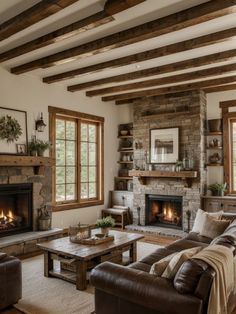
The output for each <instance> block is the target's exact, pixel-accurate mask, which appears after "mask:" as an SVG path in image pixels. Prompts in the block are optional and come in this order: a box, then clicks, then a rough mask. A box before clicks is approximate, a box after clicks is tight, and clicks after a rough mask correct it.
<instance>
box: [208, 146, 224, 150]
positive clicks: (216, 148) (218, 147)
mask: <svg viewBox="0 0 236 314" xmlns="http://www.w3.org/2000/svg"><path fill="white" fill-rule="evenodd" d="M206 149H208V150H222V149H223V147H221V146H216V147H206Z"/></svg>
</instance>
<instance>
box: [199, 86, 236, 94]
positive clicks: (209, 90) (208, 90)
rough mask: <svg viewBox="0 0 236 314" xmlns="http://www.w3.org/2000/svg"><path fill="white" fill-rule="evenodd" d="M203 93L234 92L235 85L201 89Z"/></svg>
mask: <svg viewBox="0 0 236 314" xmlns="http://www.w3.org/2000/svg"><path fill="white" fill-rule="evenodd" d="M203 90H204V92H205V93H207V94H209V93H218V92H224V91H227V90H236V84H229V85H217V86H213V87H207V88H204V89H203Z"/></svg>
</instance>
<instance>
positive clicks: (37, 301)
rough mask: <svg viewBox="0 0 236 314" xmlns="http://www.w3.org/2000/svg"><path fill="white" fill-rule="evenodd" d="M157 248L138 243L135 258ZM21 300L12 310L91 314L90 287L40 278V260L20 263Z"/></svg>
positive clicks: (92, 296) (92, 301)
mask: <svg viewBox="0 0 236 314" xmlns="http://www.w3.org/2000/svg"><path fill="white" fill-rule="evenodd" d="M157 248H158V245H154V244H149V243H143V242H138V245H137V257H138V260H139V259H140V258H143V257H145V256H146V255H148V254H150V253H152V252H153V251H155V250H156V249H157ZM22 279H23V297H22V299H21V300H20V301H19V302H18V303H17V304H15V308H17V309H18V310H20V311H22V312H23V313H26V314H90V313H92V312H93V311H94V295H93V287H92V286H90V285H89V286H88V289H87V290H85V291H79V290H76V288H75V285H74V284H71V283H69V282H66V281H64V280H60V279H57V278H46V277H44V275H43V256H42V255H40V256H36V257H33V258H29V259H26V260H23V261H22Z"/></svg>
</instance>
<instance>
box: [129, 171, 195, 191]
mask: <svg viewBox="0 0 236 314" xmlns="http://www.w3.org/2000/svg"><path fill="white" fill-rule="evenodd" d="M197 175H198V173H197V171H178V172H177V171H160V170H153V171H141V170H130V171H129V176H133V177H138V180H139V182H140V183H141V184H143V185H145V184H146V179H147V178H176V179H183V180H186V183H187V185H188V187H191V186H192V180H193V179H194V178H197Z"/></svg>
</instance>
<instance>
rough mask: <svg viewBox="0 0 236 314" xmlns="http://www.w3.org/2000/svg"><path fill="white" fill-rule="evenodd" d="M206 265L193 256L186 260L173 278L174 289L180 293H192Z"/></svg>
mask: <svg viewBox="0 0 236 314" xmlns="http://www.w3.org/2000/svg"><path fill="white" fill-rule="evenodd" d="M208 267H209V266H208V264H207V263H206V262H204V261H202V260H199V259H194V258H191V259H189V260H187V261H186V262H184V263H183V265H182V266H181V267H180V269H179V271H178V272H177V274H176V276H175V278H174V287H175V289H176V290H177V291H178V292H179V293H182V294H192V293H194V291H195V290H196V288H197V285H198V282H199V279H200V277H201V276H202V274H203V273H204V272H205V271H206V270H207V268H208Z"/></svg>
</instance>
